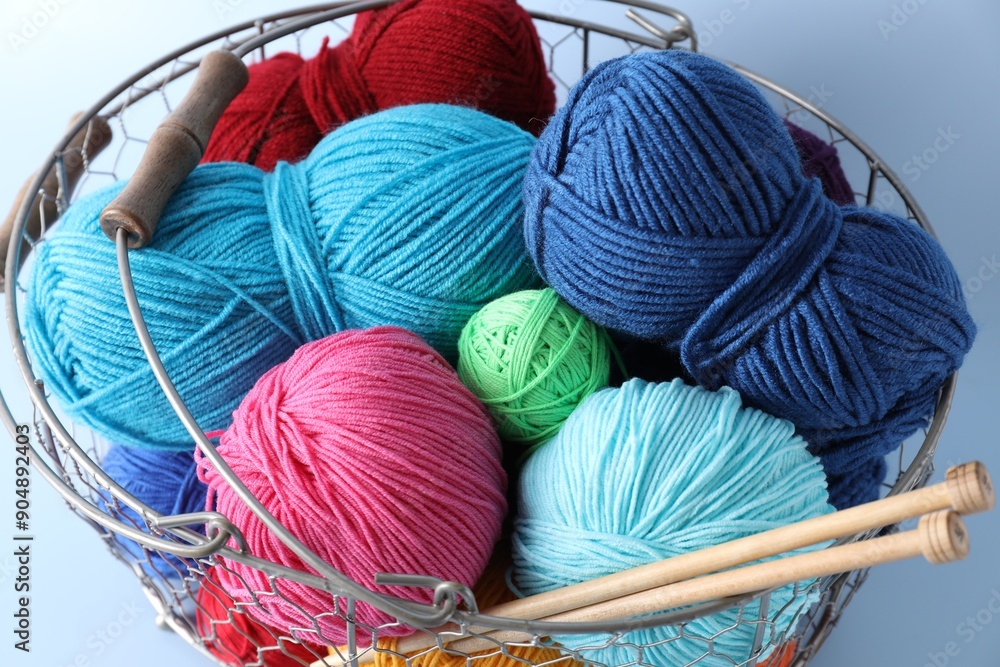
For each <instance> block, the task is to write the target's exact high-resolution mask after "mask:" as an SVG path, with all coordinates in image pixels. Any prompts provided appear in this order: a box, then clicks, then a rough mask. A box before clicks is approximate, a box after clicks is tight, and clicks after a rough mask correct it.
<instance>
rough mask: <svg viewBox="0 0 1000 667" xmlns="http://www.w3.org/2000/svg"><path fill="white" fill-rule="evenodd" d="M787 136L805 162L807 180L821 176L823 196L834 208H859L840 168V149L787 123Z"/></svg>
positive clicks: (803, 162)
mask: <svg viewBox="0 0 1000 667" xmlns="http://www.w3.org/2000/svg"><path fill="white" fill-rule="evenodd" d="M785 127H787V128H788V133H789V134H791V135H792V141H794V142H795V149H796V150H797V151H798V153H799V160H800V161H801V162H802V173H803V174H804V175H805V177H806V178H812V177H813V176H818V177H819V180H820V181H821V182H822V183H823V192H824V193H825V194H826V196H827V197H828V198H829V199H830V201H832V202H833V203H835V204H839V205H841V206H846V205H847V204H856V203H857V202H856V201H855V199H854V191H853V190H852V189H851V183H850V182H849V181H848V180H847V176H845V175H844V169H843V167H841V166H840V157H839V156H838V155H837V148H836V147H835V146H833V145H832V144H828V143H827V142H825V141H823V140H822V139H820V138H819V137H817V136H816V135H815V134H813V133H812V132H810V131H809V130H806V129H804V128H801V127H799V126H798V125H795V124H794V123H791V122H789V121H787V120H786V121H785Z"/></svg>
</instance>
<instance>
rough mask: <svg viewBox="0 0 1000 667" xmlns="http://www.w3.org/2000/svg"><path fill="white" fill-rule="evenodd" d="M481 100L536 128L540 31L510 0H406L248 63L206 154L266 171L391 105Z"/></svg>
mask: <svg viewBox="0 0 1000 667" xmlns="http://www.w3.org/2000/svg"><path fill="white" fill-rule="evenodd" d="M424 102H439V103H445V104H458V105H462V106H469V107H473V108H476V109H480V110H482V111H485V112H487V113H490V114H493V115H495V116H498V117H500V118H503V119H504V120H509V121H512V122H514V123H516V124H517V125H519V126H520V127H522V128H524V129H526V130H528V131H531V132H533V133H534V134H536V135H537V134H539V133H540V132H541V130H542V128H543V127H544V123H545V121H546V120H548V118H549V116H551V115H552V114H553V112H554V111H555V103H556V99H555V86H554V84H553V83H552V80H551V79H550V78H549V75H548V71H547V69H546V65H545V58H544V57H543V55H542V48H541V44H540V42H539V40H538V33H537V32H536V31H535V25H534V23H533V22H532V20H531V17H530V16H529V15H528V13H527V12H526V11H525V10H524V9H523V8H521V7H520V6H519V5H518V4H517V3H516V2H514V0H402V1H401V2H398V3H396V4H393V5H390V6H389V7H386V8H383V9H379V10H374V11H369V12H363V13H361V14H359V15H358V16H357V19H356V21H355V24H354V29H353V30H352V32H351V34H350V36H349V37H348V38H347V39H346V40H344V41H343V42H341V43H340V44H338V45H337V46H336V47H334V48H328V47H327V44H326V42H324V43H323V47H322V48H321V49H320V52H319V54H318V55H317V56H316V57H315V58H312V59H310V60H303V59H302V58H301V57H299V56H298V55H296V54H294V53H280V54H278V55H276V56H274V57H273V58H270V59H268V60H264V61H263V62H260V63H258V64H255V65H251V66H250V82H249V84H248V85H247V87H246V88H245V89H244V90H243V91H242V92H241V93H240V94H239V95H237V96H236V99H235V100H233V102H232V103H231V104H230V105H229V108H228V109H227V110H226V112H225V113H224V114H223V115H222V118H221V119H220V120H219V123H218V125H217V126H216V128H215V132H214V133H213V134H212V138H211V140H210V141H209V144H208V148H207V150H206V152H205V156H204V158H203V162H220V161H225V160H231V161H236V162H247V163H249V164H253V165H256V166H258V167H260V168H261V169H264V170H271V169H273V168H274V166H275V164H276V163H277V162H278V161H280V160H284V161H286V162H295V161H297V160H300V159H302V158H304V157H305V156H306V155H308V154H309V151H310V150H311V149H312V148H313V146H315V145H316V144H317V143H319V140H320V139H321V138H322V137H323V135H325V134H326V133H328V132H330V131H331V130H333V129H335V128H336V127H337V126H339V125H342V124H343V123H346V122H348V121H350V120H353V119H355V118H358V117H359V116H363V115H366V114H370V113H374V112H376V111H379V110H382V109H388V108H390V107H395V106H402V105H406V104H418V103H424Z"/></svg>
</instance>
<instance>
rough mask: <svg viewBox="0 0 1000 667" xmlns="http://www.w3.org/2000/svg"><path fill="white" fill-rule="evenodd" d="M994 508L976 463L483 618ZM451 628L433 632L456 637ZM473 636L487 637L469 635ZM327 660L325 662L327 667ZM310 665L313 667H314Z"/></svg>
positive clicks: (411, 648)
mask: <svg viewBox="0 0 1000 667" xmlns="http://www.w3.org/2000/svg"><path fill="white" fill-rule="evenodd" d="M994 502H995V495H994V490H993V484H992V481H991V479H990V475H989V472H988V471H987V470H986V467H985V466H984V465H983V464H982V463H979V462H972V463H965V464H962V465H959V466H955V467H954V468H950V469H949V470H948V472H947V474H946V481H944V482H942V483H940V484H935V485H933V486H929V487H926V488H923V489H917V490H915V491H910V492H908V493H901V494H897V495H895V496H889V497H887V498H883V499H881V500H876V501H874V502H871V503H867V504H865V505H860V506H858V507H853V508H850V509H846V510H841V511H839V512H834V513H832V514H827V515H824V516H821V517H816V518H813V519H807V520H805V521H800V522H798V523H795V524H791V525H788V526H782V527H780V528H775V529H773V530H769V531H766V532H764V533H758V534H757V535H749V536H747V537H743V538H740V539H737V540H732V541H730V542H724V543H722V544H718V545H715V546H712V547H707V548H705V549H700V550H698V551H695V552H691V553H687V554H682V555H680V556H675V557H674V558H669V559H666V560H662V561H658V562H656V563H650V564H648V565H642V566H639V567H636V568H632V569H630V570H625V571H623V572H617V573H615V574H610V575H607V576H604V577H600V578H598V579H593V580H591V581H585V582H581V583H579V584H573V585H571V586H566V587H564V588H559V589H556V590H552V591H548V592H546V593H540V594H538V595H533V596H531V597H527V598H523V599H520V600H514V601H512V602H505V603H502V604H499V605H496V606H494V607H491V608H489V609H485V610H482V613H483V614H486V615H489V616H499V617H504V618H516V619H529V620H530V619H538V618H545V617H548V616H552V615H555V614H560V613H562V612H566V611H570V610H572V609H578V608H581V607H587V606H590V605H594V604H597V603H600V602H604V601H606V600H612V599H614V598H618V597H621V596H624V595H630V594H633V593H637V592H640V591H643V590H648V589H650V588H655V587H658V586H663V585H666V584H671V583H674V582H677V581H683V580H686V579H691V578H693V577H698V576H701V575H704V574H708V573H710V572H716V571H719V570H725V569H728V568H731V567H736V566H739V565H743V564H745V563H748V562H752V561H755V560H760V559H761V558H768V557H770V556H775V555H778V554H781V553H784V552H786V551H792V550H794V549H799V548H802V547H805V546H808V545H810V544H816V543H818V542H824V541H826V540H833V539H837V538H840V537H845V536H848V535H854V534H857V533H861V532H865V531H868V530H873V529H877V528H881V527H882V526H887V525H891V524H895V523H899V522H901V521H905V520H907V519H912V518H914V517H918V516H922V515H924V514H927V513H930V512H934V511H938V510H943V509H948V508H954V509H955V510H957V511H958V512H960V513H962V514H974V513H976V512H982V511H986V510H988V509H991V508H992V507H993V505H994ZM455 629H456V628H455V626H449V627H446V628H441V629H439V631H440V630H455ZM471 630H472V631H473V632H478V631H484V632H485V631H486V630H485V629H483V628H472V629H471ZM434 645H435V639H434V638H433V637H430V636H428V635H423V634H419V635H411V636H410V637H407V638H405V639H403V640H401V641H400V643H399V645H398V650H399V652H400V653H403V654H411V653H414V652H417V651H421V650H424V649H426V648H428V647H430V646H434ZM369 656H370V653H368V654H365V655H364V656H361V657H360V658H359V659H358V660H359V664H363V663H364V662H366V658H368V661H370V660H371V659H372V658H370V657H369ZM330 660H334V659H333V658H327V661H328V664H331V665H335V664H339V663H337V662H329V661H330ZM321 664H322V663H321V662H317V663H314V666H318V665H321Z"/></svg>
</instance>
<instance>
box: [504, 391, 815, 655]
mask: <svg viewBox="0 0 1000 667" xmlns="http://www.w3.org/2000/svg"><path fill="white" fill-rule="evenodd" d="M794 431H795V427H794V426H793V425H792V424H791V423H790V422H787V421H785V420H782V419H777V418H775V417H772V416H770V415H768V414H766V413H763V412H761V411H759V410H756V409H751V408H743V407H742V403H741V400H740V396H739V394H738V393H737V392H736V391H734V390H733V389H730V388H728V387H724V388H722V389H721V390H719V391H717V392H712V391H709V390H707V389H704V388H701V387H691V386H687V385H685V384H684V383H683V382H682V381H681V380H675V381H673V382H670V383H663V384H654V383H649V382H646V381H644V380H640V379H633V380H630V381H628V382H626V383H625V384H624V385H622V386H621V387H620V388H615V389H604V390H602V391H599V392H597V393H595V394H592V395H591V396H590V397H589V398H588V399H586V400H585V401H584V402H583V403H582V404H581V405H580V407H578V408H577V410H576V411H575V412H574V413H573V414H572V415H571V416H570V418H569V420H567V421H566V423H565V424H564V425H563V427H562V430H560V431H559V433H558V434H556V436H555V437H554V438H553V439H552V440H550V441H549V442H548V443H547V444H546V445H545V446H543V447H541V448H539V449H538V451H536V452H535V453H534V454H533V455H532V457H531V458H530V459H528V461H527V463H526V464H525V466H524V468H523V469H522V472H521V486H520V493H519V497H520V514H519V516H518V518H517V519H516V520H515V523H514V535H513V554H514V579H515V583H516V584H517V586H518V588H519V589H520V590H521V591H522V592H523V593H524V594H526V595H531V594H535V593H541V592H544V591H548V590H552V589H555V588H560V587H562V586H568V585H570V584H575V583H578V582H581V581H586V580H589V579H593V578H596V577H601V576H604V575H607V574H612V573H614V572H619V571H621V570H626V569H629V568H632V567H637V566H639V565H644V564H646V563H651V562H654V561H658V560H662V559H665V558H670V557H672V556H677V555H680V554H683V553H687V552H690V551H694V550H697V549H701V548H704V547H708V546H711V545H714V544H718V543H721V542H726V541H728V540H732V539H736V538H740V537H744V536H746V535H750V534H753V533H758V532H761V531H765V530H769V529H771V528H776V527H779V526H783V525H786V524H789V523H793V522H796V521H802V520H804V519H808V518H812V517H816V516H820V515H822V514H826V513H828V512H832V511H833V508H832V507H831V506H830V505H829V503H828V502H827V490H826V478H825V476H824V474H823V470H822V467H821V466H820V463H819V459H817V458H816V457H814V456H813V455H812V454H810V453H809V452H808V451H806V443H805V441H804V440H802V438H800V437H798V436H796V435H794ZM820 546H823V545H820ZM815 548H818V547H812V548H811V549H804V550H801V551H807V550H812V549H815ZM793 553H796V552H793ZM816 600H817V595H816V594H815V593H813V592H811V591H810V592H807V593H803V592H800V593H798V594H796V593H795V590H794V587H791V586H790V587H785V588H782V589H779V590H777V591H775V592H773V593H772V594H771V598H770V602H769V605H768V608H767V617H768V620H769V621H770V622H771V623H772V624H773V625H770V624H769V625H768V626H767V627H766V628H765V636H764V638H763V641H764V645H765V646H767V645H768V643H769V642H776V641H779V640H780V637H778V636H771V633H772V632H774V633H781V632H783V631H785V630H786V629H788V628H789V626H790V625H791V624H793V623H794V622H795V620H796V618H797V615H798V614H800V613H802V612H805V611H806V610H808V609H809V607H811V606H812V604H814V603H815V602H816ZM664 611H666V610H664ZM759 614H760V602H759V601H755V602H753V603H751V604H749V605H747V607H746V608H745V609H744V610H743V612H742V616H741V615H740V612H739V611H738V610H729V611H725V612H720V613H717V614H713V615H710V616H705V617H702V618H699V619H696V620H693V621H691V622H690V623H689V624H687V625H686V626H685V627H684V631H683V636H680V637H679V636H678V635H679V633H678V630H677V629H676V628H671V627H663V628H652V629H649V630H640V631H634V632H630V633H628V634H626V635H625V636H624V637H622V638H621V639H620V640H619V641H618V642H616V643H615V644H614V645H612V646H608V647H605V648H598V649H594V648H587V647H594V646H602V645H604V644H605V643H607V640H608V638H609V637H608V636H607V635H602V636H597V635H564V636H558V637H554V639H555V640H556V641H558V642H560V643H562V644H564V645H565V646H567V647H569V648H573V649H579V650H580V651H581V654H582V655H583V656H584V657H585V658H587V659H588V660H593V661H595V662H597V663H601V664H604V665H628V664H637V663H636V661H637V660H638V664H647V665H664V666H667V665H671V666H673V665H686V664H689V663H693V662H697V664H698V665H699V666H701V665H705V666H706V667H732V666H733V665H734V664H743V662H744V661H746V660H748V659H749V658H750V657H751V652H752V648H753V643H754V635H755V634H756V631H757V627H758V625H757V624H756V623H753V622H749V621H754V620H756V619H758V618H759ZM741 618H742V619H743V622H739V620H740V619H741ZM708 638H711V642H709V641H708ZM671 639H673V640H672V641H668V640H671ZM625 644H635V645H640V646H643V649H642V654H641V656H640V655H639V653H638V650H637V649H636V647H635V646H628V647H626V646H624V645H625ZM710 650H711V654H709V652H710Z"/></svg>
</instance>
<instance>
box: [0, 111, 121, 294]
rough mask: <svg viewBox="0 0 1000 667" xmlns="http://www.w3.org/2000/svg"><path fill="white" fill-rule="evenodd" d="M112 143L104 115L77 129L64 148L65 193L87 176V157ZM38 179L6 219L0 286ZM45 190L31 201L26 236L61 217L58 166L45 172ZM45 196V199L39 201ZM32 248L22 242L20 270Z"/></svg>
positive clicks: (0, 240)
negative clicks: (24, 208) (16, 221)
mask: <svg viewBox="0 0 1000 667" xmlns="http://www.w3.org/2000/svg"><path fill="white" fill-rule="evenodd" d="M79 117H80V114H78V113H77V114H74V115H73V117H72V118H71V119H70V121H69V124H70V126H72V125H73V123H75V122H76V121H77V119H78V118H79ZM110 143H111V128H110V127H109V126H108V122H107V121H106V120H104V119H103V118H101V117H99V116H98V117H95V118H94V119H93V120H91V121H90V122H89V123H87V124H86V125H84V126H83V128H82V129H81V130H80V131H79V132H77V133H76V134H75V135H74V136H73V139H72V140H70V142H69V144H68V145H67V146H66V149H65V150H64V151H63V155H64V157H63V166H64V169H65V171H64V174H65V182H64V183H63V192H65V193H67V194H69V193H71V192H73V190H74V188H76V184H77V183H78V182H79V180H80V176H82V175H83V167H84V160H83V158H84V156H86V157H87V160H88V161H89V160H93V159H94V158H95V157H97V156H98V155H99V154H100V152H101V151H103V150H104V149H105V148H107V146H108V144H110ZM33 180H35V175H34V174H33V175H32V176H30V177H29V178H28V180H27V181H25V182H24V185H23V186H21V190H20V192H18V193H17V197H16V198H15V199H14V206H13V207H12V208H11V210H10V213H8V214H7V217H6V218H5V219H4V221H3V224H2V225H0V289H3V286H4V276H3V267H4V266H5V263H6V261H7V249H8V248H9V247H10V235H11V234H12V233H13V232H14V219H15V218H16V217H17V212H18V209H20V208H21V202H23V201H24V199H25V198H26V197H27V196H28V187H29V186H30V185H31V182H32V181H33ZM42 192H44V193H45V196H44V197H41V198H40V197H39V195H38V193H35V196H34V199H33V201H32V203H31V209H30V210H29V211H28V219H27V221H26V222H25V225H24V233H25V235H26V236H28V237H30V238H33V239H37V238H38V237H39V236H41V234H42V220H43V219H44V220H45V222H46V223H47V224H49V225H51V224H52V223H53V222H55V221H56V220H57V219H58V218H59V210H58V208H57V207H56V195H57V194H58V193H59V171H58V169H57V166H56V165H53V167H52V168H51V169H49V173H48V174H46V175H45V180H44V181H42ZM39 199H41V201H39ZM30 250H31V246H30V244H29V243H28V241H27V240H24V241H22V242H21V257H20V263H19V264H18V266H17V268H18V269H20V268H21V266H22V265H23V264H24V260H26V259H27V257H28V252H29V251H30Z"/></svg>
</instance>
